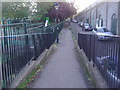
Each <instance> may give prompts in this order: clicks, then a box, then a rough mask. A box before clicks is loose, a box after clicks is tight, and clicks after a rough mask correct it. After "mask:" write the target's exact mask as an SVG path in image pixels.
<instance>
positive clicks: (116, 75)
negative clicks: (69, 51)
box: [78, 33, 120, 88]
mask: <svg viewBox="0 0 120 90" xmlns="http://www.w3.org/2000/svg"><path fill="white" fill-rule="evenodd" d="M78 44H79V46H80V48H81V49H83V50H84V52H85V54H86V56H87V57H88V59H89V61H91V60H93V62H94V64H95V65H96V66H97V68H98V69H99V71H100V72H101V75H102V76H103V77H104V79H105V81H106V82H107V84H108V85H109V87H110V88H120V37H118V36H104V39H103V40H102V39H101V38H100V37H99V36H96V35H90V34H80V33H79V34H78Z"/></svg>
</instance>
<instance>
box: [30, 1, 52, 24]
mask: <svg viewBox="0 0 120 90" xmlns="http://www.w3.org/2000/svg"><path fill="white" fill-rule="evenodd" d="M53 5H54V3H53V2H37V7H36V12H34V13H33V15H32V18H33V20H34V21H36V22H37V21H44V20H45V16H46V15H47V14H48V10H49V9H50V8H51V7H53Z"/></svg>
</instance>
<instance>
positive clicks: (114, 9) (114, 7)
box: [107, 2, 118, 34]
mask: <svg viewBox="0 0 120 90" xmlns="http://www.w3.org/2000/svg"><path fill="white" fill-rule="evenodd" d="M113 14H116V16H117V21H118V3H117V2H115V3H113V2H109V3H108V15H107V28H108V29H111V23H112V22H111V18H112V16H113ZM117 34H118V23H117Z"/></svg>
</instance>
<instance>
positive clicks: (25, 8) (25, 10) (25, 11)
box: [2, 2, 76, 21]
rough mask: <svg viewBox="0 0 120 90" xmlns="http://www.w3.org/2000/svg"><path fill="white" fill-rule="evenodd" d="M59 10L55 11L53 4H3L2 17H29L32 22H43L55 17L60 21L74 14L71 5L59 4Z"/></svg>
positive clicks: (52, 19)
mask: <svg viewBox="0 0 120 90" xmlns="http://www.w3.org/2000/svg"><path fill="white" fill-rule="evenodd" d="M58 4H59V9H58V10H57V11H56V9H55V3H54V2H3V3H2V17H5V18H23V17H29V18H31V20H33V21H44V20H45V17H46V16H48V17H50V19H51V21H54V19H55V18H56V17H57V18H59V19H60V21H62V20H64V19H66V18H68V17H72V15H74V14H76V9H75V8H74V7H73V5H72V4H70V3H67V2H59V3H58Z"/></svg>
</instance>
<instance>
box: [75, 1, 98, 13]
mask: <svg viewBox="0 0 120 90" xmlns="http://www.w3.org/2000/svg"><path fill="white" fill-rule="evenodd" d="M95 1H96V0H75V3H74V5H75V7H77V9H78V12H80V11H82V10H84V9H85V8H86V7H88V6H89V5H91V4H92V3H94V2H95Z"/></svg>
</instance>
